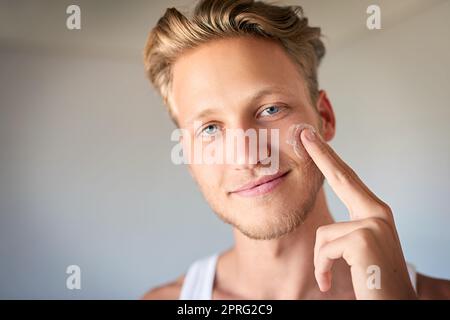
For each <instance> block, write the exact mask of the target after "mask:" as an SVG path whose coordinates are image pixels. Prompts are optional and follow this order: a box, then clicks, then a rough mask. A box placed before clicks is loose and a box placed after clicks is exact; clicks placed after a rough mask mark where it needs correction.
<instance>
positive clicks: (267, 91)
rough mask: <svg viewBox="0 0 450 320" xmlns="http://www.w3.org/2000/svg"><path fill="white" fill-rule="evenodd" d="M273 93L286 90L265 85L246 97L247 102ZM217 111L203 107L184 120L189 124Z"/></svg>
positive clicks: (252, 101) (249, 102)
mask: <svg viewBox="0 0 450 320" xmlns="http://www.w3.org/2000/svg"><path fill="white" fill-rule="evenodd" d="M274 93H286V90H284V89H283V88H280V87H275V86H270V87H265V88H263V89H260V90H258V91H256V92H255V93H254V94H252V95H251V96H250V97H248V98H246V100H247V104H251V103H254V102H255V101H257V100H260V99H261V98H263V97H265V96H268V95H271V94H274ZM217 111H218V108H214V107H212V108H206V109H203V110H202V111H200V112H199V113H197V114H195V115H194V116H192V117H191V118H190V119H189V120H188V121H187V122H186V124H188V125H190V124H192V123H193V122H194V121H196V120H197V119H201V118H205V117H207V116H210V115H213V114H215V113H217Z"/></svg>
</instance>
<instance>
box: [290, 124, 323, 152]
mask: <svg viewBox="0 0 450 320" xmlns="http://www.w3.org/2000/svg"><path fill="white" fill-rule="evenodd" d="M306 128H308V129H310V130H312V131H314V132H316V129H314V127H313V126H312V125H310V124H307V123H299V124H293V125H292V126H290V127H289V131H288V138H287V140H286V143H287V144H289V145H291V146H293V149H294V152H295V154H296V155H297V157H299V158H301V159H306V158H307V153H306V150H304V147H303V145H302V142H301V139H300V133H301V132H302V130H303V129H306Z"/></svg>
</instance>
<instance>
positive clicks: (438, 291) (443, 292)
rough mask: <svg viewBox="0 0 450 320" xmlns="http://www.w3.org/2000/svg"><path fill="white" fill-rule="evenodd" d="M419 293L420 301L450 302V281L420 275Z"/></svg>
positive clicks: (418, 277) (418, 279)
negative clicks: (449, 300)
mask: <svg viewBox="0 0 450 320" xmlns="http://www.w3.org/2000/svg"><path fill="white" fill-rule="evenodd" d="M417 292H418V296H419V299H424V300H426V299H433V300H448V299H450V280H445V279H437V278H432V277H429V276H426V275H424V274H421V273H418V274H417Z"/></svg>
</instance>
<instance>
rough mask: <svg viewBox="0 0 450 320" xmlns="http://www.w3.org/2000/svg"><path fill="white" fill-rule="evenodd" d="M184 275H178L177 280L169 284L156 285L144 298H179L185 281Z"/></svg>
mask: <svg viewBox="0 0 450 320" xmlns="http://www.w3.org/2000/svg"><path fill="white" fill-rule="evenodd" d="M184 277H185V276H184V275H182V276H180V277H178V278H177V279H176V280H174V281H172V282H169V283H167V284H164V285H161V286H158V287H155V288H153V289H151V290H149V291H148V292H147V293H146V294H145V295H144V296H142V298H141V299H142V300H178V298H179V296H180V292H181V287H182V286H183V282H184Z"/></svg>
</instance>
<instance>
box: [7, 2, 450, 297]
mask: <svg viewBox="0 0 450 320" xmlns="http://www.w3.org/2000/svg"><path fill="white" fill-rule="evenodd" d="M279 2H280V3H285V4H301V5H303V7H304V9H305V12H306V15H307V16H308V17H309V18H310V21H311V22H312V24H314V25H319V26H322V28H323V32H324V33H325V35H326V36H327V39H326V44H327V46H328V53H327V56H326V57H325V60H324V62H323V65H322V66H321V69H320V84H321V87H322V88H325V89H326V90H327V91H328V93H329V96H330V99H331V101H332V102H333V104H334V108H335V111H336V114H337V136H336V138H335V140H334V141H333V143H332V145H333V146H334V148H335V149H336V150H337V152H338V153H339V154H340V155H341V156H342V157H343V158H344V159H345V160H346V161H347V162H348V163H349V164H350V165H351V166H352V167H353V168H354V169H355V170H356V171H357V172H358V173H359V175H360V176H361V177H362V179H363V180H364V181H365V182H366V183H367V184H368V185H369V187H371V188H372V190H374V191H375V192H376V193H377V194H378V195H379V196H380V197H382V198H383V199H384V200H385V201H387V202H388V203H389V204H390V205H391V207H392V208H393V210H394V213H395V216H396V221H397V228H398V230H399V233H400V237H401V239H402V244H403V249H404V252H405V255H406V257H407V260H408V261H410V262H412V263H414V264H415V265H416V267H417V268H418V270H419V271H420V272H423V273H426V274H429V275H433V276H436V277H445V278H450V251H449V250H448V245H449V243H450V232H448V230H449V227H450V218H449V209H448V208H449V207H450V197H449V190H450V179H449V178H450V169H449V164H450V143H449V137H450V120H449V119H450V108H449V106H448V101H450V81H449V80H450V79H449V74H450V62H449V51H450V41H449V40H448V39H449V34H448V30H450V2H449V1H442V0H441V1H439V0H436V1H420V0H417V1H416V0H402V1H388V0H385V1H361V0H346V1H339V2H337V1H331V0H327V1H312V0H308V1H279ZM72 3H75V4H79V5H80V6H81V15H82V29H81V30H80V31H69V30H67V29H66V27H65V20H66V17H67V15H66V13H65V11H66V7H67V6H68V5H69V4H72ZM191 3H192V1H133V2H125V1H121V2H119V1H115V2H112V1H104V0H103V1H9V0H8V1H5V0H1V1H0V298H64V299H71V298H83V299H84V298H113V299H115V298H126V299H134V298H138V297H140V296H141V295H142V294H143V293H144V292H145V291H146V290H148V289H149V288H150V287H153V286H155V285H158V284H161V283H164V282H167V281H169V280H172V279H173V278H175V277H177V276H178V275H179V274H181V273H183V272H185V270H186V268H187V267H188V265H189V264H190V263H191V262H192V261H193V260H195V259H197V258H200V257H203V256H205V255H208V254H211V253H213V252H215V251H219V250H223V249H225V248H227V247H229V246H230V245H231V244H232V241H233V239H232V235H231V230H230V228H229V226H228V225H225V224H223V223H222V222H221V221H219V219H218V218H216V216H215V215H214V213H212V212H211V210H210V209H209V208H208V206H207V204H206V203H205V202H204V201H203V199H202V197H201V195H200V193H199V192H198V190H197V188H196V186H195V184H194V183H193V181H191V178H190V176H189V174H188V173H187V171H186V170H185V168H183V167H180V166H175V165H173V164H172V163H171V161H170V150H171V147H172V146H173V142H171V141H170V133H171V130H172V129H173V126H172V124H171V123H170V121H169V118H168V116H167V114H166V112H165V110H164V107H163V105H162V103H161V101H160V100H159V97H158V96H157V95H156V94H155V93H154V92H153V91H152V90H151V89H150V87H149V84H148V82H147V80H146V79H145V76H144V72H143V66H142V62H141V60H142V58H141V52H142V49H143V46H144V43H145V39H146V36H147V32H148V31H149V29H150V28H151V27H152V26H153V25H154V24H155V23H156V21H157V19H158V18H159V16H160V15H162V13H163V12H164V10H165V8H166V7H170V6H177V7H179V6H181V7H182V8H187V7H188V6H189V5H190V4H191ZM373 3H374V4H379V5H380V7H381V10H382V11H381V13H382V30H375V31H369V30H367V28H366V27H365V21H366V18H367V14H366V8H367V6H368V5H370V4H373ZM327 193H328V196H329V203H330V206H331V209H332V212H334V214H335V217H336V219H337V220H344V219H346V213H345V208H344V206H343V205H342V204H341V203H340V202H339V200H338V199H337V198H336V197H335V196H334V194H333V193H332V192H331V191H330V190H329V189H327ZM71 264H77V265H79V266H80V267H81V270H82V289H81V290H67V289H66V286H65V285H66V277H67V274H66V273H65V270H66V267H67V266H68V265H71Z"/></svg>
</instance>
